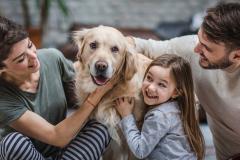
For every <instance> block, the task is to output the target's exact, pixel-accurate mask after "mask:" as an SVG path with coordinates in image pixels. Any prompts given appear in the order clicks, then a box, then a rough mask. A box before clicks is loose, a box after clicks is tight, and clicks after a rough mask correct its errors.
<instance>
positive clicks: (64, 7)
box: [57, 0, 69, 16]
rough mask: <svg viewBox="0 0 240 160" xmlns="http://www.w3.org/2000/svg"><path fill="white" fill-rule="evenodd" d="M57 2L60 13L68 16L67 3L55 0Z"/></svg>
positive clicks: (63, 0) (62, 0)
mask: <svg viewBox="0 0 240 160" xmlns="http://www.w3.org/2000/svg"><path fill="white" fill-rule="evenodd" d="M57 4H58V6H59V9H60V10H61V11H62V13H63V14H64V15H65V16H68V14H69V13H68V7H67V4H66V2H65V0H57Z"/></svg>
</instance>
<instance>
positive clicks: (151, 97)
mask: <svg viewBox="0 0 240 160" xmlns="http://www.w3.org/2000/svg"><path fill="white" fill-rule="evenodd" d="M145 94H146V96H147V97H148V98H150V99H156V98H158V96H150V95H149V94H148V92H145Z"/></svg>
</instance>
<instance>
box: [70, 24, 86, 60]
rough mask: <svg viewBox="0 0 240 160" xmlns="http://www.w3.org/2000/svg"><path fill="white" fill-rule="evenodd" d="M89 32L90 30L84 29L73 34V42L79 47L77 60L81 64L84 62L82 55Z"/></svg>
mask: <svg viewBox="0 0 240 160" xmlns="http://www.w3.org/2000/svg"><path fill="white" fill-rule="evenodd" d="M88 31H89V29H83V30H79V31H73V32H72V40H73V42H74V43H75V44H76V45H77V46H78V53H77V59H78V60H79V61H80V62H82V58H81V55H82V52H83V48H84V44H85V41H84V36H85V34H86V33H87V32H88Z"/></svg>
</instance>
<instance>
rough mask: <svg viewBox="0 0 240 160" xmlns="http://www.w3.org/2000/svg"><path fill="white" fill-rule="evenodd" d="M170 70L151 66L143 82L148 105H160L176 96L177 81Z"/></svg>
mask: <svg viewBox="0 0 240 160" xmlns="http://www.w3.org/2000/svg"><path fill="white" fill-rule="evenodd" d="M170 71H171V69H170V68H163V67H160V66H152V67H150V69H149V70H148V72H147V74H146V76H145V78H144V80H143V84H142V94H143V97H144V102H145V103H146V104H147V105H158V104H161V103H164V102H166V101H168V100H169V99H170V98H175V97H176V95H177V91H176V83H175V80H174V77H173V75H172V74H171V72H170Z"/></svg>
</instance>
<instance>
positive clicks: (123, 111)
mask: <svg viewBox="0 0 240 160" xmlns="http://www.w3.org/2000/svg"><path fill="white" fill-rule="evenodd" d="M115 108H116V110H117V111H118V113H119V114H120V115H121V117H122V118H123V117H126V116H128V115H129V114H131V113H132V112H133V108H134V98H133V97H121V98H118V99H116V100H115Z"/></svg>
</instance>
